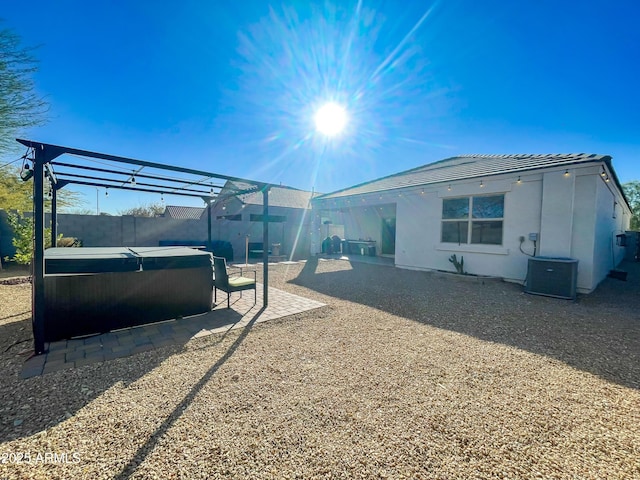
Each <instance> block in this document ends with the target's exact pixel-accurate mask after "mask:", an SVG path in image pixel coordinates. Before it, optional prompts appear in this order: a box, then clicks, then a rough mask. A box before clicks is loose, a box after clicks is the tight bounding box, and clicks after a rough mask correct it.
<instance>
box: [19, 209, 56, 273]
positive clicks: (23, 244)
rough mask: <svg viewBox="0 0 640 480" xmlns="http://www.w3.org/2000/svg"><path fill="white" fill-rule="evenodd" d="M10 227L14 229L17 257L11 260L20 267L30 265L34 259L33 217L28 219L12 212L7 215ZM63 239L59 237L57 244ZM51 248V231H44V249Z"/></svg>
mask: <svg viewBox="0 0 640 480" xmlns="http://www.w3.org/2000/svg"><path fill="white" fill-rule="evenodd" d="M7 219H8V221H9V225H11V228H12V229H13V240H12V243H13V246H14V247H16V253H15V255H14V256H13V257H12V258H11V259H10V260H12V261H14V262H16V263H18V264H20V265H30V264H31V259H32V257H33V217H26V216H24V215H23V214H22V213H21V212H15V213H14V212H11V213H9V214H8V215H7ZM60 239H62V234H59V235H58V238H57V240H56V243H58V242H59V241H60ZM50 247H51V229H50V228H45V230H44V248H50Z"/></svg>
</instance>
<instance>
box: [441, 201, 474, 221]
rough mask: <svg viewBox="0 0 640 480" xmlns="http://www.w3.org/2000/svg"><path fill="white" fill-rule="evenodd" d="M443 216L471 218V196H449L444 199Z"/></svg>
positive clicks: (447, 217)
mask: <svg viewBox="0 0 640 480" xmlns="http://www.w3.org/2000/svg"><path fill="white" fill-rule="evenodd" d="M442 218H444V219H449V218H469V198H468V197H465V198H447V199H445V200H443V201H442Z"/></svg>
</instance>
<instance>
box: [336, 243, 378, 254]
mask: <svg viewBox="0 0 640 480" xmlns="http://www.w3.org/2000/svg"><path fill="white" fill-rule="evenodd" d="M345 249H346V251H345ZM342 253H346V254H350V255H365V256H367V255H368V256H370V257H375V256H376V242H375V240H345V241H343V242H342Z"/></svg>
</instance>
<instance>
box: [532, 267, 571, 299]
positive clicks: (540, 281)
mask: <svg viewBox="0 0 640 480" xmlns="http://www.w3.org/2000/svg"><path fill="white" fill-rule="evenodd" d="M577 277H578V260H576V259H574V258H553V257H532V258H530V259H529V266H528V269H527V283H526V286H525V288H524V291H525V293H531V294H533V295H544V296H547V297H556V298H566V299H569V300H574V299H575V298H576V286H577V285H576V284H577Z"/></svg>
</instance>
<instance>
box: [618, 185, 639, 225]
mask: <svg viewBox="0 0 640 480" xmlns="http://www.w3.org/2000/svg"><path fill="white" fill-rule="evenodd" d="M622 190H623V191H624V194H625V196H626V197H627V200H629V206H631V225H630V226H629V227H630V228H631V230H640V181H638V180H632V181H631V182H627V183H623V184H622Z"/></svg>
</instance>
